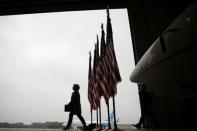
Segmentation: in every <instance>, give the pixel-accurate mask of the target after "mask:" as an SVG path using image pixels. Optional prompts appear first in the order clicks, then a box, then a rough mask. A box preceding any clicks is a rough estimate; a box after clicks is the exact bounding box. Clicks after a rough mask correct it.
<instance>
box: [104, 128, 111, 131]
mask: <svg viewBox="0 0 197 131" xmlns="http://www.w3.org/2000/svg"><path fill="white" fill-rule="evenodd" d="M111 129H112V128H107V129H104V130H103V131H110V130H111Z"/></svg>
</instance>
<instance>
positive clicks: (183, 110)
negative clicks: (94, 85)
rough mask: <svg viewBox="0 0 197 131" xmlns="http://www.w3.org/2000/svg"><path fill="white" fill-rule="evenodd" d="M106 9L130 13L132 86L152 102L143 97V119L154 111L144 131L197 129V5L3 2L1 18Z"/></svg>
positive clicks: (169, 0) (132, 0)
mask: <svg viewBox="0 0 197 131" xmlns="http://www.w3.org/2000/svg"><path fill="white" fill-rule="evenodd" d="M107 6H109V7H110V8H113V9H116V8H127V10H128V15H129V22H130V29H131V34H132V41H133V50H134V57H135V62H136V65H137V66H136V68H135V69H134V72H133V73H132V75H131V81H133V82H136V83H138V84H139V94H140V92H141V91H142V90H143V91H144V89H143V88H145V89H146V91H145V92H146V93H147V96H148V97H149V99H148V101H147V100H144V96H143V95H139V96H140V103H141V112H142V114H144V112H146V110H145V109H148V110H149V113H147V114H146V115H145V116H143V119H144V127H145V128H196V125H195V124H196V123H197V107H195V104H196V103H197V82H196V81H197V79H196V78H197V77H196V74H197V71H196V70H197V69H196V68H197V65H196V62H195V61H196V56H197V55H196V53H195V52H196V51H197V48H196V45H197V24H196V23H197V20H196V19H197V1H195V0H183V1H180V0H20V1H19V0H0V15H15V14H27V13H44V12H58V11H78V10H96V9H106V7H107ZM151 45H152V46H151ZM123 46H124V45H123ZM150 46H151V47H150ZM145 52H146V53H145ZM174 52H175V53H176V55H178V56H176V55H173V53H174ZM151 53H152V54H151ZM170 53H171V54H170ZM151 55H152V56H151ZM141 58H142V59H141ZM128 59H129V58H128ZM140 59H141V60H140ZM150 59H151V60H150ZM147 61H148V63H147ZM166 61H167V62H166ZM151 62H152V63H151ZM154 62H155V63H154ZM151 64H152V65H151ZM187 69H188V70H187ZM128 77H129V76H128ZM144 101H145V104H143V103H144ZM131 104H132V103H131ZM153 116H154V117H153Z"/></svg>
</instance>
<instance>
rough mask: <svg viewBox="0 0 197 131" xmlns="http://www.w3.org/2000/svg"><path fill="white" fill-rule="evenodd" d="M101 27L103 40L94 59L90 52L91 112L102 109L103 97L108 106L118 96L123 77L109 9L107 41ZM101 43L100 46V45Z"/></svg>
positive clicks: (97, 47) (96, 48)
mask: <svg viewBox="0 0 197 131" xmlns="http://www.w3.org/2000/svg"><path fill="white" fill-rule="evenodd" d="M103 28H104V27H103V24H102V25H101V39H100V41H99V38H98V35H97V42H96V44H95V48H94V52H93V53H94V57H92V55H91V52H89V72H88V100H89V102H90V106H91V110H97V109H98V108H99V107H100V99H101V97H103V98H104V99H105V102H106V104H108V100H109V99H110V97H114V96H115V95H116V94H117V83H118V82H121V76H120V72H119V68H118V63H117V60H116V54H115V50H114V42H113V32H112V24H111V19H110V16H109V9H107V24H106V32H107V34H106V39H105V32H104V29H103ZM99 43H100V45H99Z"/></svg>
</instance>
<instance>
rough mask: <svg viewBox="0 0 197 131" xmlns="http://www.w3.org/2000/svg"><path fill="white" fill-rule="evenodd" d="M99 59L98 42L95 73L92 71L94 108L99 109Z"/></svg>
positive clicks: (95, 54) (95, 50) (95, 55)
mask: <svg viewBox="0 0 197 131" xmlns="http://www.w3.org/2000/svg"><path fill="white" fill-rule="evenodd" d="M98 61H99V54H98V42H97V44H96V45H95V49H94V61H93V63H94V67H93V73H92V86H93V90H92V92H93V109H94V110H95V109H97V108H98V107H99V105H100V92H99V87H98V81H97V79H96V68H97V66H98Z"/></svg>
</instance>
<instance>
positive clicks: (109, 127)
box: [107, 100, 111, 130]
mask: <svg viewBox="0 0 197 131" xmlns="http://www.w3.org/2000/svg"><path fill="white" fill-rule="evenodd" d="M107 114H108V130H110V129H111V123H110V116H109V100H107Z"/></svg>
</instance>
